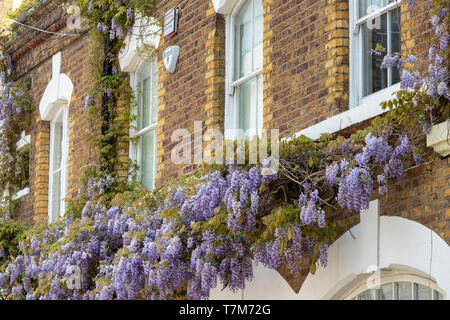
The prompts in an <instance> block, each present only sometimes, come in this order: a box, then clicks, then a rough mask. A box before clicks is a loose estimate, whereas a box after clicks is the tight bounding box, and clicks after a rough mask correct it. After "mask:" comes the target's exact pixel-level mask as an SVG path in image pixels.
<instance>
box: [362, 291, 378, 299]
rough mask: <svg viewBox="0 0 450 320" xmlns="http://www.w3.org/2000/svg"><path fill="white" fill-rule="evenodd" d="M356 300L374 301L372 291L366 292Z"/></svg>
mask: <svg viewBox="0 0 450 320" xmlns="http://www.w3.org/2000/svg"><path fill="white" fill-rule="evenodd" d="M358 300H375V299H374V295H373V290H366V291H364V292H363V293H361V294H359V295H358Z"/></svg>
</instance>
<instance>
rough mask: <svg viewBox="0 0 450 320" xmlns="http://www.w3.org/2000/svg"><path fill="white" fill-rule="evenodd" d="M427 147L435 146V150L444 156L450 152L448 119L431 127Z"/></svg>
mask: <svg viewBox="0 0 450 320" xmlns="http://www.w3.org/2000/svg"><path fill="white" fill-rule="evenodd" d="M449 121H450V120H449ZM427 147H431V148H433V149H434V151H436V152H437V153H439V154H440V155H441V156H443V157H446V156H448V155H449V154H450V143H449V123H448V121H444V122H441V123H439V124H435V125H434V126H432V127H431V132H430V133H429V134H428V135H427Z"/></svg>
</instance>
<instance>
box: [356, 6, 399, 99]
mask: <svg viewBox="0 0 450 320" xmlns="http://www.w3.org/2000/svg"><path fill="white" fill-rule="evenodd" d="M400 4H401V1H399V0H351V1H350V16H351V23H352V29H351V30H352V31H351V33H352V35H351V37H350V38H351V40H350V41H351V43H350V46H351V53H350V61H351V63H350V70H351V86H350V91H351V93H350V94H351V98H350V100H351V101H350V105H351V106H355V105H359V104H361V103H362V100H363V98H364V97H367V96H369V95H371V94H373V93H376V92H379V91H381V90H383V89H386V88H388V87H390V86H392V85H394V84H396V83H398V82H400V74H399V70H398V69H397V68H395V67H394V68H389V69H388V70H381V69H380V66H381V63H382V62H383V58H384V56H385V55H386V53H388V54H395V53H400V51H401V33H400V11H401V8H400ZM380 45H381V47H382V48H383V49H384V52H383V53H382V54H381V55H377V54H374V52H373V50H378V49H379V48H380V47H379V46H380Z"/></svg>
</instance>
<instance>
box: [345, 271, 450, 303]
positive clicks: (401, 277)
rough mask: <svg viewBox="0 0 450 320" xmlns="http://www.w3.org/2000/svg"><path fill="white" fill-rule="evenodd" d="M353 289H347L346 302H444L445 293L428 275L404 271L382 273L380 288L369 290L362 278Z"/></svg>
mask: <svg viewBox="0 0 450 320" xmlns="http://www.w3.org/2000/svg"><path fill="white" fill-rule="evenodd" d="M362 279H363V281H360V282H359V283H358V285H357V286H356V287H355V286H353V288H352V289H350V290H348V289H345V292H346V294H344V295H340V294H339V295H340V296H341V297H342V296H343V298H344V299H346V300H444V297H445V295H444V293H443V291H442V290H441V289H440V288H439V287H438V286H437V284H436V282H435V281H433V280H431V279H430V278H429V277H428V276H427V275H425V274H423V275H418V274H412V273H408V272H402V271H394V272H392V271H382V272H381V279H380V285H379V286H378V288H372V289H369V288H368V287H367V280H365V279H364V278H362ZM338 298H339V297H338Z"/></svg>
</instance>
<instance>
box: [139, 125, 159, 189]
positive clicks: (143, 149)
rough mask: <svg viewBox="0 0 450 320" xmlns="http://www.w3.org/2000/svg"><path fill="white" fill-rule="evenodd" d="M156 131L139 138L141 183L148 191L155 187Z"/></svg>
mask: <svg viewBox="0 0 450 320" xmlns="http://www.w3.org/2000/svg"><path fill="white" fill-rule="evenodd" d="M155 139H156V133H155V130H153V131H150V132H148V133H146V134H144V135H143V136H141V137H140V138H139V150H140V172H141V183H142V184H143V185H144V186H145V187H146V188H148V189H153V188H154V187H155V181H154V180H155V171H156V168H155V165H156V161H155V159H156V154H155V151H156V150H155Z"/></svg>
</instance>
